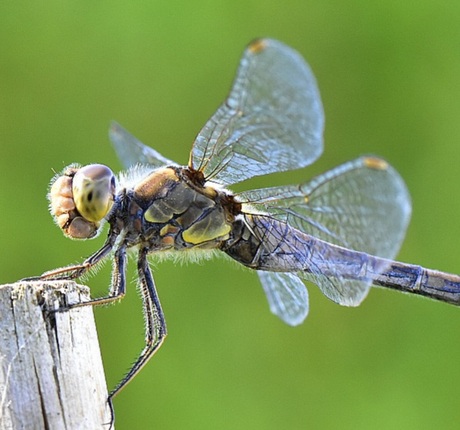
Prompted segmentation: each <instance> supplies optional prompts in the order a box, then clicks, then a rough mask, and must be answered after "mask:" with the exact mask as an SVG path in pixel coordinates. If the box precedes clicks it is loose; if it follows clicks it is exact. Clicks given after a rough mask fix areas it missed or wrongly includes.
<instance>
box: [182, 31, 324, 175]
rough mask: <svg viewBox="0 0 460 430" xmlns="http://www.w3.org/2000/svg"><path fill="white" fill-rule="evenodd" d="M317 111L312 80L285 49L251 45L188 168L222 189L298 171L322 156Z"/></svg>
mask: <svg viewBox="0 0 460 430" xmlns="http://www.w3.org/2000/svg"><path fill="white" fill-rule="evenodd" d="M323 123H324V118H323V109H322V104H321V99H320V95H319V91H318V89H317V86H316V81H315V78H314V76H313V74H312V72H311V70H310V68H309V66H308V65H307V64H306V62H305V61H304V60H303V58H302V57H301V56H300V55H299V54H298V53H297V52H296V51H294V50H292V49H291V48H289V47H287V46H286V45H284V44H282V43H280V42H277V41H274V40H269V39H262V40H258V41H255V42H253V43H252V44H251V45H249V47H248V48H247V49H246V51H245V52H244V54H243V57H242V59H241V62H240V66H239V69H238V72H237V76H236V78H235V81H234V84H233V87H232V90H231V92H230V95H229V96H228V98H227V100H226V101H225V102H224V103H223V104H222V106H221V107H220V108H219V109H218V110H217V112H216V113H215V114H214V115H213V116H212V117H211V119H210V120H209V121H208V122H207V123H206V125H205V126H204V128H203V129H202V130H201V132H200V133H199V135H198V137H197V138H196V140H195V143H194V145H193V149H192V153H191V160H190V164H191V167H193V168H194V169H195V170H201V171H202V172H203V173H204V176H205V178H206V179H212V180H214V181H216V182H220V183H223V184H232V183H237V182H241V181H243V180H245V179H248V178H251V177H253V176H258V175H264V174H267V173H272V172H278V171H285V170H292V169H297V168H301V167H304V166H306V165H308V164H310V163H312V162H313V161H314V160H316V159H317V158H318V157H319V155H320V154H321V152H322V132H323Z"/></svg>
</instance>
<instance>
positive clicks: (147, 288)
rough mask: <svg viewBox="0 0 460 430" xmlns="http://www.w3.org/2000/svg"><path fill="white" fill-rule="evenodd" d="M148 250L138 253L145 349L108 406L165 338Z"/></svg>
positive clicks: (164, 328)
mask: <svg viewBox="0 0 460 430" xmlns="http://www.w3.org/2000/svg"><path fill="white" fill-rule="evenodd" d="M147 254H148V248H142V249H140V251H139V260H138V267H137V269H138V276H139V286H140V290H141V295H142V302H143V307H144V315H145V323H146V328H145V337H146V339H145V347H144V349H143V350H142V352H141V353H140V354H139V357H138V358H137V360H136V362H135V363H134V364H133V366H132V367H131V369H130V370H129V372H128V373H127V374H126V376H125V377H124V378H123V379H122V380H121V381H120V382H119V383H118V385H117V386H116V387H115V388H114V389H113V391H112V392H111V393H110V394H109V399H108V401H109V404H110V405H111V404H112V398H113V397H114V396H115V395H116V394H118V393H119V392H120V391H121V389H122V388H123V387H124V386H125V385H126V384H127V383H128V382H129V381H131V379H133V378H134V376H135V375H136V374H137V373H138V372H139V371H140V370H141V369H142V367H143V366H144V365H145V364H146V363H147V362H148V361H149V359H150V358H151V357H152V356H153V354H155V352H156V351H157V350H158V349H159V348H160V346H161V344H162V343H163V341H164V339H165V337H166V334H167V332H166V322H165V318H164V315H163V310H162V309H161V304H160V300H159V298H158V294H157V292H156V289H155V283H154V281H153V277H152V272H151V270H150V267H149V265H148V261H147Z"/></svg>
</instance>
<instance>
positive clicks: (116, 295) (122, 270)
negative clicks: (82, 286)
mask: <svg viewBox="0 0 460 430" xmlns="http://www.w3.org/2000/svg"><path fill="white" fill-rule="evenodd" d="M125 293H126V248H125V247H124V246H123V247H120V248H119V249H117V250H116V251H115V254H114V256H113V269H112V283H111V285H110V290H109V293H108V294H107V295H106V296H103V297H98V298H96V299H91V300H89V301H87V302H81V303H76V304H75V305H72V306H71V308H76V307H80V306H88V305H90V306H97V305H103V304H106V303H111V302H114V301H116V300H120V299H122V298H123V297H124V296H125Z"/></svg>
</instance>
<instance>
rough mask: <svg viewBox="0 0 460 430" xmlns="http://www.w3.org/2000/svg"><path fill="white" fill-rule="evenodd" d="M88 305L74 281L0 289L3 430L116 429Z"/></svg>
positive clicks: (85, 292) (82, 288) (0, 410)
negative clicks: (111, 425)
mask: <svg viewBox="0 0 460 430" xmlns="http://www.w3.org/2000/svg"><path fill="white" fill-rule="evenodd" d="M88 299H89V289H88V287H85V286H82V285H77V284H76V283H75V282H71V281H52V282H17V283H15V284H9V285H3V286H0V429H1V430H6V429H8V430H9V429H64V430H74V429H89V430H95V429H105V430H108V429H109V427H110V426H109V423H110V419H111V415H110V411H109V408H108V405H107V386H106V382H105V378H104V370H103V367H102V361H101V354H100V351H99V344H98V341H97V334H96V327H95V324H94V317H93V310H92V307H91V306H83V307H78V308H74V309H71V310H69V311H63V312H49V311H52V310H56V309H59V308H62V307H66V305H68V304H74V303H80V302H83V301H87V300H88Z"/></svg>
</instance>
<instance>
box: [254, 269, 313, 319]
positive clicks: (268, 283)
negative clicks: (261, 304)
mask: <svg viewBox="0 0 460 430" xmlns="http://www.w3.org/2000/svg"><path fill="white" fill-rule="evenodd" d="M257 274H258V275H259V278H260V281H261V283H262V286H263V288H264V291H265V294H266V296H267V299H268V304H269V306H270V310H271V311H272V313H274V314H275V315H276V316H278V317H280V318H281V319H282V320H283V321H284V322H285V323H287V324H289V325H292V326H295V325H299V324H301V323H302V322H303V321H304V320H305V318H306V317H307V315H308V292H307V289H306V288H305V285H304V283H303V282H302V281H301V280H300V279H299V278H298V277H297V276H296V275H295V274H293V273H280V272H263V271H258V272H257Z"/></svg>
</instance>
